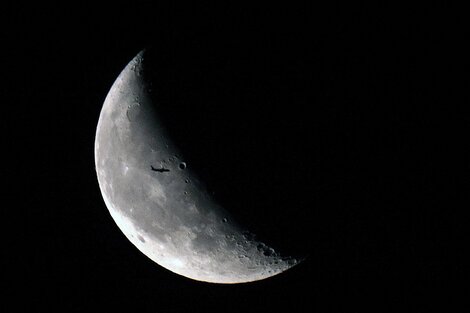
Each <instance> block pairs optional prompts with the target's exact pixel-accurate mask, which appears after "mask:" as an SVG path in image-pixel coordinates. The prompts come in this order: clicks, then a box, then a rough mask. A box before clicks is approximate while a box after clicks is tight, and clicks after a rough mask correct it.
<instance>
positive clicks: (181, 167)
mask: <svg viewBox="0 0 470 313" xmlns="http://www.w3.org/2000/svg"><path fill="white" fill-rule="evenodd" d="M179 168H180V169H181V170H184V169H185V168H186V163H185V162H181V163H180V165H179Z"/></svg>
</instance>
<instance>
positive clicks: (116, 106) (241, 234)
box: [95, 51, 300, 284]
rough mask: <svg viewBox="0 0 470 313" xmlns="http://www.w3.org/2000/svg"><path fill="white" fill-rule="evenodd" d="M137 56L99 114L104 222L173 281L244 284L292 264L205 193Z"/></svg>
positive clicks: (97, 160) (98, 160)
mask: <svg viewBox="0 0 470 313" xmlns="http://www.w3.org/2000/svg"><path fill="white" fill-rule="evenodd" d="M144 57H145V52H144V51H142V52H140V53H139V54H138V55H137V56H136V57H135V58H134V59H133V60H132V61H131V62H130V63H129V64H128V65H127V66H126V67H125V68H124V70H123V71H122V72H121V74H120V75H119V77H118V78H117V80H116V81H115V82H114V84H113V86H112V87H111V89H110V91H109V93H108V95H107V97H106V99H105V101H104V104H103V108H102V110H101V113H100V117H99V121H98V126H97V131H96V138H95V166H96V173H97V177H98V182H99V186H100V189H101V193H102V196H103V199H104V202H105V203H106V206H107V208H108V210H109V213H110V214H111V216H112V218H113V219H114V221H115V222H116V224H117V225H118V227H119V228H120V229H121V231H122V232H123V233H124V235H125V236H126V237H127V238H128V239H129V241H130V242H132V244H134V245H135V246H136V247H137V248H138V249H139V250H140V251H141V252H142V253H143V254H145V255H146V256H147V257H149V258H150V259H151V260H153V261H154V262H156V263H157V264H159V265H161V266H162V267H164V268H166V269H168V270H170V271H172V272H174V273H177V274H179V275H182V276H185V277H188V278H191V279H194V280H199V281H205V282H211V283H227V284H228V283H244V282H251V281H256V280H261V279H265V278H267V277H271V276H274V275H276V274H279V273H281V272H283V271H285V270H287V269H289V268H291V267H293V266H295V265H296V264H298V263H300V260H297V259H295V258H293V257H289V256H288V257H285V256H282V255H281V254H280V253H279V252H278V251H276V250H275V249H273V248H272V247H271V246H270V245H268V244H266V243H264V242H261V241H259V240H258V239H257V238H256V236H255V235H253V234H252V233H250V232H249V231H247V230H245V229H244V228H243V227H242V226H241V225H239V224H238V223H237V222H236V221H235V219H234V218H233V217H232V215H230V213H229V212H227V211H226V210H225V209H224V208H223V207H222V206H221V205H219V204H218V203H217V202H216V201H215V200H214V199H213V197H212V196H211V194H210V193H209V192H208V191H207V189H206V187H205V186H204V182H202V181H201V180H200V179H198V176H197V169H192V168H191V160H186V159H185V158H184V156H183V155H182V153H181V152H180V151H179V150H178V147H177V143H175V142H173V141H172V140H171V138H170V137H169V136H168V132H167V131H166V130H165V127H164V125H163V123H162V121H161V120H160V119H159V115H158V106H156V105H155V104H154V103H153V100H152V99H151V98H150V92H149V84H148V82H147V81H146V79H145V77H144V75H142V73H143V70H144Z"/></svg>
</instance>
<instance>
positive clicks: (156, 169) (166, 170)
mask: <svg viewBox="0 0 470 313" xmlns="http://www.w3.org/2000/svg"><path fill="white" fill-rule="evenodd" d="M150 168H151V169H152V171H155V172H160V173H163V172H169V171H170V170H169V169H167V168H164V167H163V166H162V167H161V168H155V167H153V166H152V165H150Z"/></svg>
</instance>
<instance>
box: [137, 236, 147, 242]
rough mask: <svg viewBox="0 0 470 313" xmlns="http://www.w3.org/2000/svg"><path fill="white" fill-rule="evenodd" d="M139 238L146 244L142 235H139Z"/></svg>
mask: <svg viewBox="0 0 470 313" xmlns="http://www.w3.org/2000/svg"><path fill="white" fill-rule="evenodd" d="M137 238H139V240H140V241H142V242H145V239H144V237H142V236H141V235H137Z"/></svg>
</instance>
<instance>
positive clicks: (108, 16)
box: [0, 4, 470, 312]
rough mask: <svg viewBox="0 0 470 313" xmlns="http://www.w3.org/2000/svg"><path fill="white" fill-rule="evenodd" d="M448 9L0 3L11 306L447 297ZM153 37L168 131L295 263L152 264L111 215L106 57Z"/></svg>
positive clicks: (453, 164)
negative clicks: (236, 272) (220, 278)
mask: <svg viewBox="0 0 470 313" xmlns="http://www.w3.org/2000/svg"><path fill="white" fill-rule="evenodd" d="M457 11H458V10H454V11H452V10H450V8H447V7H445V6H438V5H431V4H429V6H428V7H420V8H412V7H400V6H398V5H396V6H393V7H391V6H380V5H377V6H374V7H371V6H366V5H359V4H354V5H352V4H350V5H349V6H343V5H317V6H312V7H302V8H300V7H299V8H294V7H289V8H287V7H286V8H284V7H279V8H276V9H275V8H273V7H269V8H268V7H258V8H255V7H251V6H250V7H244V8H242V7H239V6H237V5H232V6H230V5H227V6H224V7H222V6H218V7H210V6H203V5H194V6H192V7H186V6H180V7H178V5H176V4H175V5H173V6H172V7H167V6H163V5H160V6H159V5H155V4H141V5H136V4H133V5H129V4H127V5H114V6H113V8H111V7H109V8H98V7H95V6H86V5H77V6H75V7H74V6H72V5H62V6H61V7H49V8H47V7H43V6H41V7H38V8H33V7H30V6H28V7H26V6H25V7H15V8H13V7H11V8H8V7H6V8H5V10H2V13H1V17H2V19H1V20H2V22H1V23H2V28H1V32H2V33H1V35H2V38H3V41H4V42H6V43H7V44H6V45H5V47H4V49H3V50H4V51H2V53H6V55H5V56H4V58H3V66H2V67H3V73H4V75H2V84H1V85H2V87H1V88H2V89H1V90H0V91H1V92H2V95H7V97H6V99H7V100H6V101H7V103H6V104H5V103H4V108H6V110H7V111H6V112H5V111H4V117H6V119H5V118H4V122H3V123H2V126H3V132H2V133H3V134H4V135H6V136H5V139H4V142H6V143H7V144H6V145H7V149H6V154H7V155H6V157H7V161H6V162H4V163H3V168H2V173H3V174H4V175H3V176H5V174H6V177H7V186H6V188H5V189H4V192H5V195H6V198H7V200H9V203H13V204H11V205H9V206H6V207H5V208H4V210H3V211H4V212H3V215H4V216H3V217H4V218H3V220H4V224H5V225H6V226H7V228H6V229H8V228H9V227H11V228H12V229H13V230H12V231H8V232H9V234H8V235H7V236H6V238H8V239H6V248H7V250H8V252H7V254H6V258H7V261H8V267H6V270H7V272H9V273H7V274H11V275H7V276H8V278H7V283H8V285H9V286H10V288H9V290H10V291H11V292H12V293H13V294H19V295H21V298H20V299H19V300H16V301H13V302H12V307H11V309H8V310H6V311H5V312H14V311H23V312H26V311H30V310H27V309H26V308H34V309H35V311H38V312H42V311H55V310H57V311H61V312H95V311H105V312H116V311H117V312H183V311H185V312H186V311H189V312H216V311H217V312H219V311H222V312H242V311H246V310H248V309H250V310H251V309H253V308H254V309H258V310H261V311H262V312H266V311H268V310H270V311H278V310H279V309H280V308H284V309H288V310H289V311H307V310H318V311H320V312H344V311H345V310H348V311H350V312H361V311H364V310H375V311H377V312H382V311H389V310H390V311H397V310H400V311H402V310H404V309H409V310H410V311H413V312H420V311H429V310H431V309H432V308H434V307H435V306H436V305H437V304H447V305H451V304H453V303H456V301H458V300H459V299H460V298H461V297H462V296H463V295H464V290H462V289H460V288H457V284H458V283H459V282H460V280H461V277H462V275H463V269H464V263H463V260H462V256H463V252H462V250H464V249H465V248H466V247H467V246H468V245H467V244H464V243H463V240H462V237H463V233H464V225H463V224H464V220H463V218H462V216H461V214H462V211H463V210H465V209H467V208H468V207H469V196H468V190H469V183H470V175H469V174H470V168H469V166H470V165H469V164H470V163H469V160H470V155H469V154H470V151H469V149H468V140H467V138H466V137H467V136H466V134H467V133H468V129H469V126H470V125H469V122H470V119H469V116H470V115H469V114H470V110H469V108H468V95H467V96H466V97H461V96H460V95H459V92H460V91H461V90H462V89H463V87H466V88H467V89H468V78H466V79H459V78H460V77H461V76H459V74H458V72H459V71H460V70H461V69H462V65H464V64H463V63H461V61H459V58H460V57H461V56H464V55H465V53H464V52H463V50H462V49H463V44H462V42H463V41H464V40H463V38H464V37H462V36H460V31H461V30H462V29H463V30H465V28H464V27H463V26H464V25H463V24H462V23H461V21H462V20H461V19H459V17H458V15H456V14H455V12H457ZM453 12H454V13H453ZM454 14H455V15H454ZM149 47H150V48H153V49H154V51H157V52H158V55H159V58H160V59H158V60H159V61H158V62H161V64H164V66H163V69H162V72H164V73H165V75H164V76H163V75H162V76H161V77H160V78H159V79H161V85H158V86H162V87H161V90H162V91H161V93H162V99H165V101H168V103H171V102H172V101H173V100H175V103H177V104H175V108H177V110H178V109H181V108H183V109H182V110H185V111H184V112H183V113H182V114H179V115H178V116H177V117H175V118H174V120H173V125H175V129H176V132H177V133H176V134H175V136H179V137H178V138H181V142H186V143H188V144H187V149H188V151H196V152H194V153H195V164H198V163H197V162H199V163H200V167H201V171H202V170H204V171H205V173H206V176H207V179H208V182H209V183H210V184H212V185H213V186H214V188H215V189H217V188H218V189H217V192H218V194H219V195H220V199H221V200H222V201H224V203H226V204H227V206H229V207H231V208H232V209H233V210H237V208H238V210H240V211H239V212H238V214H240V216H241V218H244V219H246V220H247V223H252V224H253V225H256V226H258V227H259V228H260V229H259V231H260V232H261V233H262V234H266V236H268V235H269V236H272V238H276V240H277V241H278V242H279V243H280V245H284V246H292V247H293V249H294V250H296V251H303V252H305V253H308V254H309V255H310V256H309V258H308V259H307V261H305V262H304V263H302V264H301V265H299V266H297V267H295V268H294V269H292V270H290V271H288V272H286V273H284V274H282V275H279V276H276V277H273V278H270V279H267V280H264V281H259V282H255V283H251V284H242V285H213V284H206V283H202V282H196V281H192V280H189V279H186V278H184V277H181V276H178V275H176V274H173V273H171V272H169V271H167V270H165V269H163V268H161V267H159V266H157V265H156V264H154V263H153V262H152V261H150V260H149V259H148V258H147V257H145V256H144V255H142V254H141V253H140V252H139V251H138V250H137V249H136V248H135V247H134V246H132V244H131V243H130V242H129V241H128V240H127V239H126V238H125V237H124V235H123V234H122V233H121V232H120V230H119V229H118V228H117V226H116V225H115V224H114V222H113V220H112V218H111V217H110V215H109V214H108V211H107V209H106V206H105V204H104V202H103V200H102V197H101V193H100V190H99V187H98V183H97V179H96V175H95V170H94V155H93V148H94V135H95V130H96V124H97V121H98V117H99V113H100V110H101V106H102V104H103V101H104V99H105V97H106V94H107V92H108V90H109V88H110V87H111V85H112V83H113V82H114V80H115V79H116V77H117V76H118V74H119V73H120V71H121V70H122V69H123V68H124V66H125V65H126V64H127V63H128V62H129V61H130V60H131V59H132V58H133V57H134V56H135V55H136V54H137V53H138V52H139V51H140V50H141V49H143V48H149ZM166 78H168V79H166ZM157 88H160V87H157ZM172 99H173V100H172ZM178 105H179V106H178ZM185 105H189V106H190V110H189V111H188V110H186V109H187V108H188V107H185ZM178 132H180V133H178ZM188 136H193V137H192V138H191V137H188ZM201 151H203V152H207V158H206V157H205V156H204V155H203V158H202V159H201V160H198V159H197V155H196V154H197V152H199V153H200V152H201ZM204 166H205V167H204ZM246 207H249V208H250V212H249V213H246V211H243V209H240V208H246ZM9 211H10V212H11V213H9ZM294 223H296V224H295V226H293V225H294ZM465 226H466V225H465ZM293 238H297V239H296V240H295V241H294V240H293ZM7 298H11V297H10V296H9V294H7Z"/></svg>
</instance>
